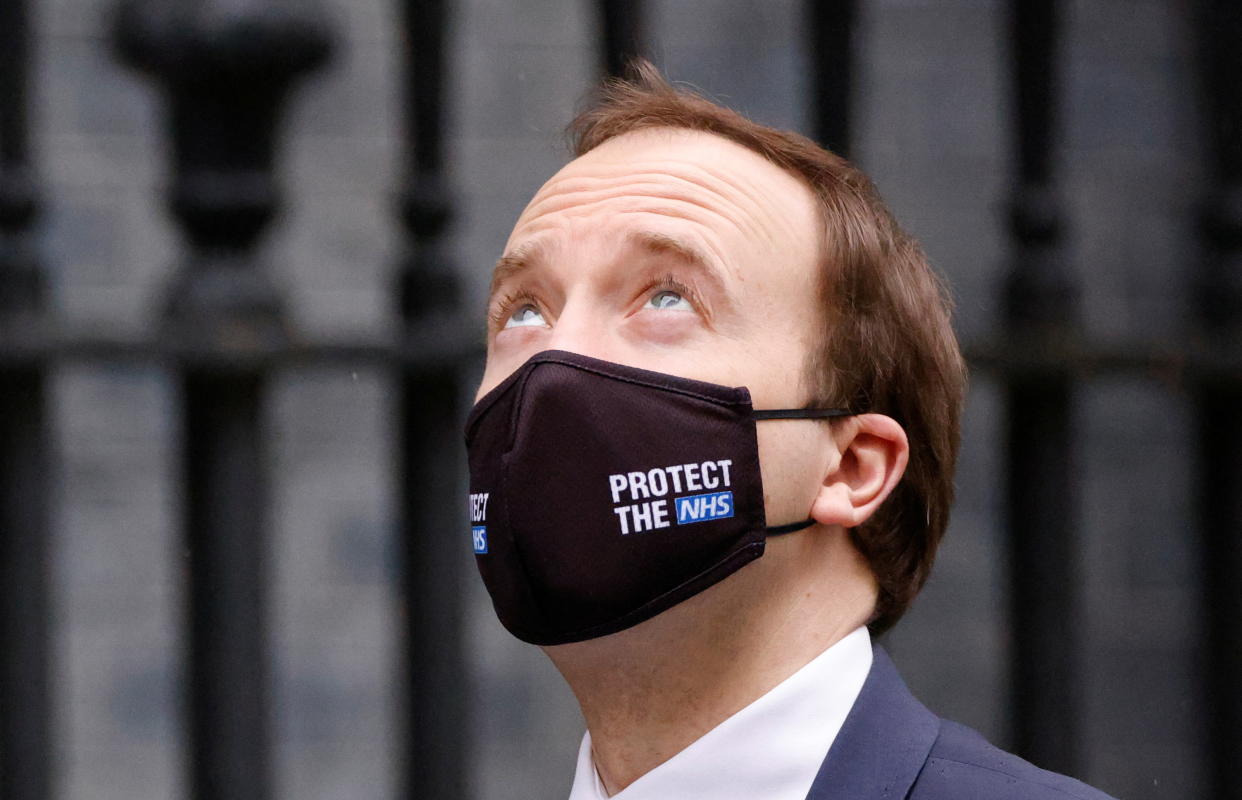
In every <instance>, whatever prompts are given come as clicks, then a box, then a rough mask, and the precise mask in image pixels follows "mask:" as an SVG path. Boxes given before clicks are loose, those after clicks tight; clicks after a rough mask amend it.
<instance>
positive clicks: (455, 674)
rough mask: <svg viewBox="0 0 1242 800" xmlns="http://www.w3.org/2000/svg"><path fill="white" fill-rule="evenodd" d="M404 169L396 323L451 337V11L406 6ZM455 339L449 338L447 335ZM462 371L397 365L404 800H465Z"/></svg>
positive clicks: (435, 0)
mask: <svg viewBox="0 0 1242 800" xmlns="http://www.w3.org/2000/svg"><path fill="white" fill-rule="evenodd" d="M401 14H402V26H403V31H404V34H405V41H404V55H405V74H404V75H403V76H402V80H403V81H404V101H405V109H404V112H405V130H404V132H403V133H404V137H405V154H404V158H405V169H404V175H403V182H402V186H401V188H400V190H399V194H398V205H399V211H400V219H401V222H402V224H403V226H404V228H405V233H406V242H405V252H404V253H403V255H402V257H401V260H400V263H399V265H398V269H397V281H398V297H399V301H398V302H399V312H400V315H401V319H402V322H403V325H404V326H405V329H406V330H407V331H411V332H412V331H413V330H414V329H415V328H416V327H419V326H425V325H426V324H427V322H428V320H429V319H438V320H439V321H440V322H443V323H444V325H445V330H446V331H449V330H452V329H454V328H455V327H456V326H455V324H454V323H455V321H456V315H457V314H458V312H459V308H460V305H461V298H460V294H461V290H460V281H459V279H458V276H457V274H456V272H455V270H454V267H453V264H452V262H451V259H450V258H449V255H448V251H447V248H446V245H445V237H444V234H445V232H446V230H447V228H448V225H449V221H450V217H451V207H450V203H451V198H450V196H449V192H448V187H447V185H446V180H445V176H444V159H443V144H444V133H445V132H444V124H445V116H446V115H445V112H446V109H445V107H444V103H443V98H444V80H445V74H446V63H445V41H446V37H447V34H448V25H449V14H448V4H447V0H402V1H401ZM446 335H450V334H446ZM459 372H460V370H459V365H456V364H443V365H441V366H432V367H421V368H415V367H413V366H410V365H408V364H404V365H403V366H402V367H401V369H400V373H399V374H400V384H399V387H398V391H399V399H398V422H397V424H398V426H399V433H398V450H397V454H396V455H397V491H398V503H399V506H398V509H399V515H400V516H399V528H400V531H399V535H400V540H401V545H402V554H403V562H404V564H403V566H404V569H403V571H402V582H403V585H402V589H403V605H404V612H405V613H404V619H405V631H404V634H405V643H404V644H405V648H404V654H405V663H404V664H403V673H404V676H403V677H404V679H405V681H406V686H407V690H408V691H407V701H408V708H407V710H406V731H407V744H406V751H405V753H404V756H405V758H404V760H403V767H404V769H405V773H404V774H403V775H402V776H401V780H402V783H403V784H404V786H403V789H402V796H405V797H410V798H430V797H436V798H446V799H451V798H462V797H464V796H465V791H466V777H465V776H466V770H467V766H468V762H467V761H466V760H465V759H463V758H460V757H458V756H460V754H462V753H463V752H465V744H466V737H465V726H466V693H465V691H466V690H465V685H466V678H465V675H466V670H465V667H464V663H465V658H464V654H463V646H462V642H463V626H464V625H465V614H464V601H463V597H462V578H463V575H462V573H463V571H464V570H463V565H465V564H466V563H468V562H467V559H468V555H467V554H468V553H469V550H468V549H466V548H467V547H468V545H467V544H466V542H467V537H466V531H465V527H464V526H465V520H466V516H465V498H464V496H462V495H463V489H462V486H461V485H460V483H461V481H460V477H461V472H462V470H461V450H462V442H461V433H460V427H459V425H458V424H457V423H458V406H459V401H460V389H459V385H460V379H461V376H460V374H459Z"/></svg>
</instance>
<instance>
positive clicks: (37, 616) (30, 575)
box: [0, 0, 52, 800]
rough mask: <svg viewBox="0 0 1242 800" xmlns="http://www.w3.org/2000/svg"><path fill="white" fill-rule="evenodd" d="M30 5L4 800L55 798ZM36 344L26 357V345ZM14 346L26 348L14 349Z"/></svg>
mask: <svg viewBox="0 0 1242 800" xmlns="http://www.w3.org/2000/svg"><path fill="white" fill-rule="evenodd" d="M29 42H30V31H29V27H28V18H27V3H26V0H4V2H3V3H0V797H3V798H6V799H7V800H46V799H47V798H49V797H50V796H51V791H52V789H51V739H50V728H51V723H50V717H51V709H50V699H49V677H50V676H49V671H50V667H51V664H50V660H49V657H48V649H49V636H50V633H49V630H48V628H49V624H48V620H49V612H50V610H51V604H50V602H49V597H48V555H49V551H50V547H49V541H48V540H49V537H50V535H51V529H50V526H49V524H48V510H49V506H48V487H49V484H50V474H49V472H50V469H49V468H50V457H49V450H50V445H49V440H48V430H47V413H46V399H47V388H46V386H47V353H46V352H45V351H44V352H41V349H42V348H40V347H38V345H39V344H40V343H41V342H40V339H41V338H42V334H44V333H46V331H44V330H42V324H43V321H44V318H43V317H42V316H41V312H42V311H43V303H44V286H43V278H42V275H41V273H40V270H39V263H38V258H37V255H36V252H35V247H34V241H33V240H34V235H33V229H32V226H33V222H34V219H35V213H36V191H35V186H34V174H33V173H34V170H33V167H32V166H31V163H30V154H29V148H28V138H29V137H28V131H27V127H26V120H27V114H28V112H29V108H28V106H27V102H26V89H27V75H28V68H29V61H30V58H29ZM23 342H24V343H27V344H33V345H36V346H35V347H34V348H32V349H30V350H29V351H28V352H26V353H21V352H20V349H21V348H20V347H19V345H20V344H21V343H23ZM8 348H17V349H16V350H10V349H8Z"/></svg>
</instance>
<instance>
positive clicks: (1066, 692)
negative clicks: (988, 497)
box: [1005, 0, 1083, 774]
mask: <svg viewBox="0 0 1242 800" xmlns="http://www.w3.org/2000/svg"><path fill="white" fill-rule="evenodd" d="M1010 10H1011V18H1010V28H1009V33H1010V43H1011V48H1012V53H1013V61H1012V66H1013V73H1012V77H1013V87H1014V92H1015V99H1016V104H1015V122H1016V125H1015V128H1016V129H1015V131H1014V134H1015V139H1014V143H1015V151H1016V153H1015V154H1016V161H1017V173H1018V175H1017V178H1018V180H1017V185H1016V186H1015V189H1014V194H1013V197H1012V200H1011V207H1010V211H1011V218H1010V226H1011V233H1012V235H1013V238H1014V244H1015V248H1016V252H1015V256H1014V266H1013V269H1012V270H1011V271H1010V273H1009V275H1008V276H1007V281H1006V286H1005V314H1006V320H1007V324H1008V326H1009V331H1010V335H1011V337H1012V340H1014V341H1024V342H1026V343H1027V344H1028V346H1032V347H1046V346H1048V345H1050V344H1052V343H1053V342H1056V341H1062V342H1064V341H1065V340H1067V339H1071V338H1072V337H1073V336H1074V335H1075V307H1076V293H1075V291H1074V287H1073V285H1072V282H1071V280H1070V277H1069V273H1068V270H1067V269H1066V267H1065V258H1064V256H1063V253H1062V248H1061V242H1062V232H1061V227H1062V225H1061V215H1062V210H1061V207H1060V201H1059V199H1058V197H1057V195H1056V191H1055V186H1054V180H1053V173H1054V169H1053V159H1054V156H1055V143H1056V96H1057V90H1058V81H1057V73H1058V64H1057V57H1058V54H1057V44H1058V41H1059V36H1058V33H1059V8H1058V4H1057V3H1056V2H1052V0H1015V2H1013V3H1012V4H1011V8H1010ZM1006 379H1007V387H1006V396H1007V404H1008V423H1007V430H1006V442H1007V451H1006V457H1007V460H1008V464H1007V467H1008V470H1007V477H1008V488H1007V501H1008V508H1007V512H1008V533H1009V556H1010V570H1011V572H1010V577H1011V580H1010V586H1011V587H1012V588H1011V591H1012V595H1011V612H1012V617H1011V629H1012V631H1013V640H1012V641H1013V648H1012V651H1011V680H1012V692H1013V701H1014V702H1013V713H1014V718H1013V738H1014V741H1013V745H1014V749H1015V750H1016V751H1017V752H1018V753H1019V754H1021V755H1023V756H1024V757H1026V758H1028V759H1030V760H1031V761H1034V762H1035V763H1036V764H1037V765H1039V766H1041V767H1045V768H1048V769H1053V770H1056V771H1058V772H1066V773H1071V774H1074V773H1077V772H1078V770H1079V766H1080V765H1079V763H1078V742H1079V732H1078V728H1079V725H1078V713H1079V708H1080V704H1079V702H1078V701H1079V696H1080V689H1079V684H1078V681H1079V674H1080V664H1079V636H1080V630H1079V629H1080V627H1081V625H1082V619H1083V618H1082V609H1081V608H1080V604H1079V596H1078V579H1079V575H1078V568H1077V561H1078V553H1077V536H1076V517H1077V514H1076V506H1075V500H1076V497H1075V494H1076V493H1075V491H1074V486H1075V484H1076V482H1077V481H1076V475H1075V473H1074V471H1073V470H1074V435H1073V428H1074V425H1073V408H1074V395H1075V387H1074V385H1073V378H1072V372H1071V370H1070V369H1069V367H1068V365H1065V366H1060V365H1055V366H1051V367H1047V368H1043V369H1038V370H1035V371H1022V372H1013V373H1011V374H1009V375H1008V376H1006Z"/></svg>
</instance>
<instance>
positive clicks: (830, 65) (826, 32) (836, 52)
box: [802, 0, 857, 158]
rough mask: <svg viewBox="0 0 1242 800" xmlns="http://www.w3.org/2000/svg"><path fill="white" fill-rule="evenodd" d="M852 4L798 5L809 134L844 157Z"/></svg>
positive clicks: (818, 0) (847, 0) (817, 0)
mask: <svg viewBox="0 0 1242 800" xmlns="http://www.w3.org/2000/svg"><path fill="white" fill-rule="evenodd" d="M856 5H857V0H838V1H837V2H832V3H825V2H823V1H822V0H807V2H806V3H804V4H803V6H802V16H803V20H804V22H805V25H806V36H807V38H806V49H807V62H808V64H809V65H810V72H811V103H810V105H811V132H812V133H813V134H814V136H815V140H816V141H818V142H819V143H820V144H821V145H823V146H824V147H826V148H828V149H829V150H831V151H832V152H834V153H836V154H837V155H839V156H842V157H844V158H849V155H850V107H851V103H850V99H851V97H850V92H851V90H852V88H853V86H852V84H853V81H852V78H853V73H854V70H853V66H854V24H855V20H856V19H857V14H856V8H855V6H856Z"/></svg>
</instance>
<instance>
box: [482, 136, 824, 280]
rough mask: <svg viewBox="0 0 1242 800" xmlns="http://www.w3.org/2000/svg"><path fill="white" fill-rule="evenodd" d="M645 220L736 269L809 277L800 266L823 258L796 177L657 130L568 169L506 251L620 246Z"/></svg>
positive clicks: (736, 147)
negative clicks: (788, 269) (760, 261)
mask: <svg viewBox="0 0 1242 800" xmlns="http://www.w3.org/2000/svg"><path fill="white" fill-rule="evenodd" d="M640 216H643V217H645V219H644V220H641V223H642V224H644V225H648V226H649V224H650V223H652V222H654V223H656V226H657V227H659V228H661V229H663V230H664V231H665V232H668V233H670V234H676V233H682V234H687V235H688V236H689V237H690V238H691V239H694V240H697V241H696V243H698V244H701V245H704V246H706V247H707V248H708V249H710V250H714V251H716V252H715V253H714V255H716V256H718V257H719V259H720V260H721V261H722V262H723V263H724V264H726V265H728V266H730V267H733V268H734V269H736V268H738V267H740V263H739V262H743V261H746V260H748V259H753V258H756V257H767V258H773V259H783V260H784V261H788V260H789V259H791V258H793V259H795V260H796V261H798V262H799V266H806V267H808V268H809V266H810V265H809V264H808V263H806V262H805V261H804V259H805V258H809V259H810V260H811V261H814V259H815V255H816V254H817V253H818V250H819V235H820V234H819V231H820V225H819V224H818V215H817V212H816V203H815V199H814V196H813V194H812V193H811V190H810V189H809V187H807V186H806V184H805V183H803V182H802V181H801V180H800V179H799V178H797V177H795V176H794V175H792V174H790V173H789V172H787V171H785V170H784V169H782V168H780V167H778V166H776V165H775V164H773V163H771V162H769V161H768V160H766V159H765V158H763V157H762V156H760V155H759V154H758V153H755V152H754V151H752V150H750V149H748V148H746V147H743V146H742V145H740V144H737V143H735V142H732V141H729V140H727V139H724V138H722V137H720V136H716V135H714V134H710V133H704V132H700V131H690V130H682V129H671V128H653V129H644V130H639V131H633V132H630V133H626V134H622V135H620V136H617V137H615V138H613V139H609V140H608V141H606V142H604V143H603V144H601V145H600V146H598V147H596V148H595V149H593V150H591V151H590V152H588V153H586V154H584V155H583V156H581V157H579V158H576V159H574V160H573V161H571V162H570V163H569V164H567V165H566V166H565V167H564V168H562V169H561V170H560V171H559V172H558V173H557V174H556V175H554V176H553V177H552V178H551V179H549V180H548V182H547V183H545V184H544V185H543V186H542V187H541V188H540V189H539V191H538V192H536V194H535V196H534V197H533V198H532V199H531V201H530V203H529V204H528V205H527V206H526V208H525V210H524V211H523V212H522V214H521V216H520V217H519V218H518V221H517V224H516V225H515V226H514V229H513V232H512V234H511V235H510V237H509V241H508V243H507V245H506V251H509V250H511V249H513V248H515V247H518V246H521V245H523V244H527V243H529V242H530V241H531V240H545V241H544V242H543V243H545V244H548V245H550V246H552V247H559V246H560V245H561V244H563V243H564V242H563V241H557V240H558V239H560V240H564V239H565V238H566V237H572V238H575V239H580V238H582V236H583V234H584V233H589V234H591V235H595V236H610V237H613V238H616V237H623V236H624V235H626V234H627V233H630V232H632V231H633V229H634V226H635V225H638V224H640V221H639V220H638V219H636V218H637V217H640ZM575 223H577V224H575ZM548 240H550V241H548Z"/></svg>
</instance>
